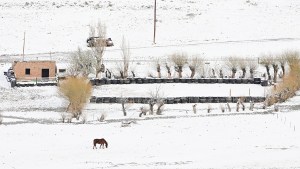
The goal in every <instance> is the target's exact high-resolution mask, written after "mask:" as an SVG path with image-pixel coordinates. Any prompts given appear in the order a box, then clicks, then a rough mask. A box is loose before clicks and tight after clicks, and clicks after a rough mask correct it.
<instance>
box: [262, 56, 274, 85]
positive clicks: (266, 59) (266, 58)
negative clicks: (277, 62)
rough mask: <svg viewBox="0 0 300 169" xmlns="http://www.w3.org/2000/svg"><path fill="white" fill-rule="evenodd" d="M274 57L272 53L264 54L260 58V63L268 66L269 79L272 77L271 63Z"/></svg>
mask: <svg viewBox="0 0 300 169" xmlns="http://www.w3.org/2000/svg"><path fill="white" fill-rule="evenodd" d="M272 57H273V56H272V55H263V56H262V57H261V60H260V64H262V65H263V66H264V67H265V68H266V71H267V74H268V80H271V79H272V78H271V74H270V65H271V63H272Z"/></svg>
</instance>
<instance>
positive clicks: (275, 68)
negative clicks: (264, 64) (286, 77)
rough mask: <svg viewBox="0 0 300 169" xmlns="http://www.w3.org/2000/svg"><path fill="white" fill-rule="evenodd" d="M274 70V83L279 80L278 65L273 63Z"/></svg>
mask: <svg viewBox="0 0 300 169" xmlns="http://www.w3.org/2000/svg"><path fill="white" fill-rule="evenodd" d="M273 70H274V78H273V81H274V83H276V82H277V73H278V65H273Z"/></svg>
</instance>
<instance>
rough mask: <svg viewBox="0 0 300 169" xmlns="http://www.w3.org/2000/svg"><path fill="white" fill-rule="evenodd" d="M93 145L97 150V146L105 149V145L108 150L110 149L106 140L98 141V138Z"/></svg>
mask: <svg viewBox="0 0 300 169" xmlns="http://www.w3.org/2000/svg"><path fill="white" fill-rule="evenodd" d="M93 143H94V146H93V149H94V148H96V149H97V146H96V144H100V148H101V147H102V148H104V145H105V147H106V148H107V147H108V143H107V141H106V140H105V139H104V138H101V139H97V138H96V139H94V141H93Z"/></svg>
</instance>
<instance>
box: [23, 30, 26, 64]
mask: <svg viewBox="0 0 300 169" xmlns="http://www.w3.org/2000/svg"><path fill="white" fill-rule="evenodd" d="M25 34H26V32H24V39H23V61H24V56H25V54H24V51H25Z"/></svg>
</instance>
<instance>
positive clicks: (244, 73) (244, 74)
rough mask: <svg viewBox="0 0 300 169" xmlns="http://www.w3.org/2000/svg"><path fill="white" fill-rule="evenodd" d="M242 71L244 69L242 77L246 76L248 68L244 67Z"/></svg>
mask: <svg viewBox="0 0 300 169" xmlns="http://www.w3.org/2000/svg"><path fill="white" fill-rule="evenodd" d="M242 71H243V76H242V78H245V77H246V68H242Z"/></svg>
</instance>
